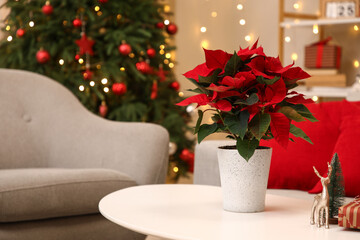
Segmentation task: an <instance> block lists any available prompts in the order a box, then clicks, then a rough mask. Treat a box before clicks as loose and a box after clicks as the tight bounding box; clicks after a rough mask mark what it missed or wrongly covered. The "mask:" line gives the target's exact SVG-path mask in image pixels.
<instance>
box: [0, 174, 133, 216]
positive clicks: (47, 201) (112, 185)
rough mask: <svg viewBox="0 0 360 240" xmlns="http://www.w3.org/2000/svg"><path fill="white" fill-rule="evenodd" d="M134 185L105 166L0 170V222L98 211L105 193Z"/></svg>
mask: <svg viewBox="0 0 360 240" xmlns="http://www.w3.org/2000/svg"><path fill="white" fill-rule="evenodd" d="M134 185H136V183H135V181H133V180H132V179H131V178H130V177H128V176H127V175H125V174H123V173H120V172H117V171H113V170H107V169H58V168H36V169H35V168H29V169H2V170H0V222H17V221H26V220H36V219H46V218H54V217H64V216H76V215H84V214H91V213H98V203H99V201H100V199H101V198H102V197H104V196H105V195H107V194H109V193H111V192H113V191H116V190H119V189H122V188H126V187H130V186H134Z"/></svg>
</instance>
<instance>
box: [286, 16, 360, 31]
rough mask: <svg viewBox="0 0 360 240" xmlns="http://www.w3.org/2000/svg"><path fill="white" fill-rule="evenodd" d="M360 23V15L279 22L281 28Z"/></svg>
mask: <svg viewBox="0 0 360 240" xmlns="http://www.w3.org/2000/svg"><path fill="white" fill-rule="evenodd" d="M351 23H360V17H358V18H344V19H341V18H340V19H339V18H329V19H317V20H294V21H286V22H282V23H280V26H281V27H282V28H289V27H305V26H313V25H315V24H317V25H332V24H351Z"/></svg>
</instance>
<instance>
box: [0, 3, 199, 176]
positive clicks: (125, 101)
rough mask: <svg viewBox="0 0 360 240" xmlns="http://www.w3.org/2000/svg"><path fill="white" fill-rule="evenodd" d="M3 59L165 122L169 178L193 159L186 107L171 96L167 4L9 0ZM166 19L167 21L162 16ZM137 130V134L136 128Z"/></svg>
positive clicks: (95, 104) (88, 97)
mask: <svg viewBox="0 0 360 240" xmlns="http://www.w3.org/2000/svg"><path fill="white" fill-rule="evenodd" d="M2 7H6V8H8V9H9V10H10V13H9V15H8V16H7V17H6V18H5V25H4V28H3V29H2V31H3V32H4V33H5V35H6V36H5V39H3V40H2V41H1V42H0V67H4V68H16V69H24V70H29V71H33V72H38V73H40V74H43V75H46V76H49V77H50V78H52V79H55V80H57V81H58V82H60V83H62V84H63V85H64V86H66V87H67V88H68V89H70V90H71V91H72V92H73V93H74V94H75V95H76V96H77V97H78V99H79V100H80V101H81V102H82V103H83V104H84V106H86V107H87V108H88V109H89V110H90V111H92V112H94V113H95V114H99V115H100V116H102V117H106V118H108V119H111V120H116V121H141V122H152V123H157V124H161V125H163V126H164V127H165V128H166V129H167V130H168V131H169V133H170V141H171V146H170V148H171V156H170V163H171V168H170V170H171V171H173V172H172V176H173V178H175V179H176V178H178V177H179V176H180V175H181V174H185V173H186V171H187V170H188V169H189V168H191V167H192V163H191V161H192V160H193V155H192V150H191V149H192V146H193V141H192V140H189V139H187V138H186V132H187V131H190V129H188V127H187V123H188V121H190V116H189V113H188V112H187V111H186V110H185V109H184V108H181V107H178V106H175V103H177V102H180V101H181V100H182V99H181V97H180V96H179V95H180V93H179V92H178V90H179V83H178V82H177V81H176V80H175V78H174V74H173V72H172V68H173V67H174V59H173V55H174V54H173V51H174V47H173V46H172V45H171V42H172V40H171V38H172V36H173V35H174V34H175V33H176V31H177V27H176V25H175V24H174V23H171V22H170V21H169V19H168V18H169V17H171V14H170V12H169V11H168V8H169V6H168V5H164V4H160V3H158V2H156V1H153V0H98V1H97V0H77V1H73V0H59V1H46V2H45V1H35V0H33V1H31V0H16V1H14V0H8V1H6V2H5V4H4V5H3V6H2ZM164 20H165V21H164ZM139 137H141V136H139Z"/></svg>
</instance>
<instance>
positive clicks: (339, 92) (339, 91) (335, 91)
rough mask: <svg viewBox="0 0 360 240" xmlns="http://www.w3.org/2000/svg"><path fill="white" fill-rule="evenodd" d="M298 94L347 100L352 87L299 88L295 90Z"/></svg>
mask: <svg viewBox="0 0 360 240" xmlns="http://www.w3.org/2000/svg"><path fill="white" fill-rule="evenodd" d="M294 90H295V91H297V92H298V93H302V94H304V95H305V96H306V97H313V96H318V97H334V98H346V97H347V96H348V94H349V92H350V91H351V88H350V87H343V88H340V87H312V88H305V87H297V88H296V89H294Z"/></svg>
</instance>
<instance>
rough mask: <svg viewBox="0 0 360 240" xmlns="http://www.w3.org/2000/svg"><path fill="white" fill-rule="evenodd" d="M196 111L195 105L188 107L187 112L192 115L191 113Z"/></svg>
mask: <svg viewBox="0 0 360 240" xmlns="http://www.w3.org/2000/svg"><path fill="white" fill-rule="evenodd" d="M194 110H195V107H194V106H193V105H189V106H187V107H186V111H187V112H188V113H191V112H193V111H194Z"/></svg>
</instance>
